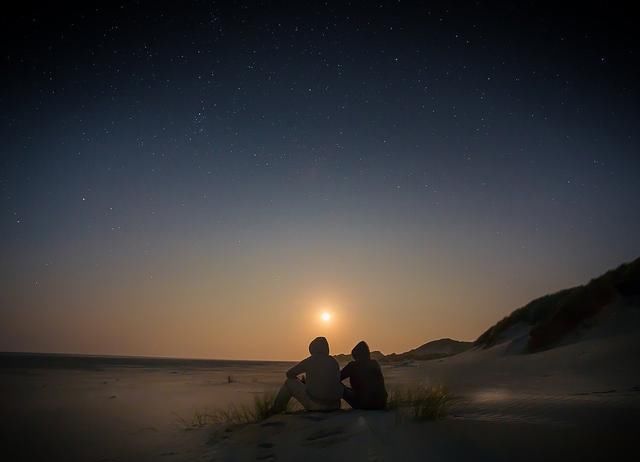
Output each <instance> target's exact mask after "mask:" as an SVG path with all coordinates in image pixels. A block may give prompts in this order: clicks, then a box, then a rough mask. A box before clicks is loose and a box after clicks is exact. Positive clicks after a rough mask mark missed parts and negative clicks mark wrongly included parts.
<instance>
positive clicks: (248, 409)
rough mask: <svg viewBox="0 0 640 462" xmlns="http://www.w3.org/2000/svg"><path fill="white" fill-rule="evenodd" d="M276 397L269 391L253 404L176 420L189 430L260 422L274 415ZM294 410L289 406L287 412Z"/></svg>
mask: <svg viewBox="0 0 640 462" xmlns="http://www.w3.org/2000/svg"><path fill="white" fill-rule="evenodd" d="M275 395H276V393H275V392H274V391H267V392H264V393H262V394H259V395H256V396H255V397H254V398H253V402H252V403H251V404H245V405H237V404H230V405H229V406H227V407H224V408H213V409H206V408H205V409H202V410H196V411H194V413H193V415H192V416H191V418H190V419H185V418H183V417H181V416H179V415H177V414H176V420H177V421H178V423H179V424H180V425H181V426H182V427H183V428H185V429H187V430H189V429H194V428H201V427H206V426H209V425H217V424H224V425H244V424H250V423H256V422H260V421H262V420H265V419H268V418H269V417H271V416H272V415H273V412H272V411H271V406H272V404H273V400H274V398H275ZM292 409H293V406H292V405H289V406H287V409H286V412H290V411H291V410H292Z"/></svg>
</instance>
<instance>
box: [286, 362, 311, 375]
mask: <svg viewBox="0 0 640 462" xmlns="http://www.w3.org/2000/svg"><path fill="white" fill-rule="evenodd" d="M306 366H307V365H306V363H305V360H304V359H303V360H302V361H300V362H299V363H298V364H296V365H295V366H293V367H292V368H291V369H289V370H288V371H287V378H289V379H295V378H297V377H298V376H299V375H300V374H303V373H305V372H306V371H307V367H306Z"/></svg>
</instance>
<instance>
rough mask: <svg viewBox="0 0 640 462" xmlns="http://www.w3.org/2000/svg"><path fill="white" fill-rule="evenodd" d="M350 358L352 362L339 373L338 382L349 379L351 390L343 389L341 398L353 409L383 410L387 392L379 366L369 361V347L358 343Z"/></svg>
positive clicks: (363, 343) (376, 362)
mask: <svg viewBox="0 0 640 462" xmlns="http://www.w3.org/2000/svg"><path fill="white" fill-rule="evenodd" d="M351 356H352V357H353V359H354V361H351V362H350V363H349V364H347V365H346V366H345V367H344V369H342V371H341V372H340V380H341V381H342V380H345V379H349V382H350V385H351V388H349V387H346V386H345V387H344V392H343V395H342V398H343V399H344V400H345V401H346V402H347V403H348V404H349V405H350V406H351V407H352V408H354V409H384V408H385V406H386V405H387V390H386V388H385V386H384V377H383V376H382V370H380V365H379V364H378V361H376V360H375V359H371V352H370V351H369V345H367V344H366V342H364V341H362V342H360V343H358V344H357V345H356V346H355V347H354V348H353V350H351Z"/></svg>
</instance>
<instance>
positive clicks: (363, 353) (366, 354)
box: [351, 340, 371, 361]
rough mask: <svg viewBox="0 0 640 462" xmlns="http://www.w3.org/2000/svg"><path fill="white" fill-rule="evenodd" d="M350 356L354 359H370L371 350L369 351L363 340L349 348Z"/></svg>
mask: <svg viewBox="0 0 640 462" xmlns="http://www.w3.org/2000/svg"><path fill="white" fill-rule="evenodd" d="M351 356H353V359H355V360H356V361H364V360H366V359H371V352H370V351H369V345H367V342H365V341H364V340H363V341H361V342H359V343H358V344H357V345H356V346H354V347H353V350H351Z"/></svg>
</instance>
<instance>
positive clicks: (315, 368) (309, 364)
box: [271, 337, 343, 413]
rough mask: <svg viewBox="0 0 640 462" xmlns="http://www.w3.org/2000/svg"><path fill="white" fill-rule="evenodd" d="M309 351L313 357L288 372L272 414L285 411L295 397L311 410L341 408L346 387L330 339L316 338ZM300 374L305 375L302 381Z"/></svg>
mask: <svg viewBox="0 0 640 462" xmlns="http://www.w3.org/2000/svg"><path fill="white" fill-rule="evenodd" d="M309 353H311V356H309V357H307V358H305V359H303V360H302V361H300V362H299V363H298V364H296V365H295V366H293V367H292V368H291V369H289V370H288V371H287V380H286V381H285V382H284V385H282V388H280V391H279V392H278V395H277V396H276V399H275V401H274V403H273V407H272V409H271V410H272V412H273V413H278V412H282V411H284V410H285V409H286V407H287V403H288V402H289V400H290V399H291V398H292V397H293V398H295V399H297V400H298V401H299V402H300V404H302V405H303V406H304V408H305V409H306V410H308V411H333V410H336V409H340V398H341V397H342V388H343V386H342V384H341V383H340V366H339V365H338V362H337V361H336V360H335V358H332V357H331V356H329V342H327V339H326V338H324V337H316V338H315V339H314V340H313V341H312V342H311V343H310V344H309ZM301 374H305V375H304V378H303V379H302V380H300V379H299V378H298V376H300V375H301Z"/></svg>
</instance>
